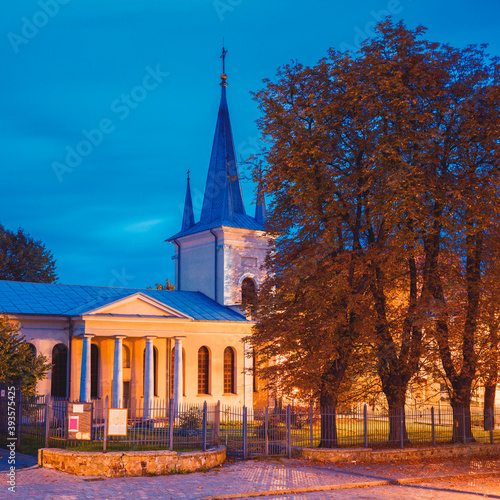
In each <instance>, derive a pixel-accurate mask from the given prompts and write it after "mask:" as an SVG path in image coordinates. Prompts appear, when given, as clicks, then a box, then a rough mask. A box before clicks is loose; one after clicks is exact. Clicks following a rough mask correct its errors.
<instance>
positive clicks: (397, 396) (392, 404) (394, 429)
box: [384, 386, 410, 446]
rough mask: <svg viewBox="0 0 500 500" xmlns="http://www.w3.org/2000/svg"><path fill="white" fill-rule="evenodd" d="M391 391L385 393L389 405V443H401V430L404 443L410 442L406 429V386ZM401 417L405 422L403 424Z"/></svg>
mask: <svg viewBox="0 0 500 500" xmlns="http://www.w3.org/2000/svg"><path fill="white" fill-rule="evenodd" d="M397 389H398V390H397V391H394V392H391V393H386V392H384V393H385V396H386V398H387V403H388V405H389V439H388V443H390V444H391V445H398V446H399V445H400V443H401V431H402V432H403V444H404V445H408V444H410V440H409V438H408V432H407V430H406V414H405V400H406V386H405V387H404V389H403V390H399V389H400V387H398V388H397ZM401 418H402V419H403V423H402V425H401Z"/></svg>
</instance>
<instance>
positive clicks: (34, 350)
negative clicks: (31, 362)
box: [28, 342, 36, 359]
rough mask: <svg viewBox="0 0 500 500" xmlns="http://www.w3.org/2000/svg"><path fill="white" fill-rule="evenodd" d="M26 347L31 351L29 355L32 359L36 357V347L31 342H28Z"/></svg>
mask: <svg viewBox="0 0 500 500" xmlns="http://www.w3.org/2000/svg"><path fill="white" fill-rule="evenodd" d="M28 347H29V349H30V351H31V355H32V356H33V359H34V358H36V347H35V346H34V345H33V344H30V343H29V342H28Z"/></svg>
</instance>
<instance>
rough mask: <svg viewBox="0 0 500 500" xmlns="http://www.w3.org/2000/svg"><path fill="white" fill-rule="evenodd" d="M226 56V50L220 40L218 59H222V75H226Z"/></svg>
mask: <svg viewBox="0 0 500 500" xmlns="http://www.w3.org/2000/svg"><path fill="white" fill-rule="evenodd" d="M226 54H227V50H226V49H225V48H224V39H222V55H221V56H220V58H221V59H222V74H223V75H225V74H226Z"/></svg>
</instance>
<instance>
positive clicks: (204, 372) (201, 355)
mask: <svg viewBox="0 0 500 500" xmlns="http://www.w3.org/2000/svg"><path fill="white" fill-rule="evenodd" d="M209 369H210V355H209V352H208V349H207V348H206V347H205V346H202V347H200V349H199V351H198V394H210V384H209Z"/></svg>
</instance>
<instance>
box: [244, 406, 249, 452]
mask: <svg viewBox="0 0 500 500" xmlns="http://www.w3.org/2000/svg"><path fill="white" fill-rule="evenodd" d="M247 430H248V429H247V407H246V406H243V459H247V458H248V449H247V444H248V443H247Z"/></svg>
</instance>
